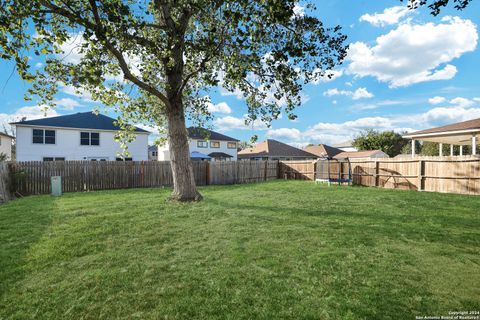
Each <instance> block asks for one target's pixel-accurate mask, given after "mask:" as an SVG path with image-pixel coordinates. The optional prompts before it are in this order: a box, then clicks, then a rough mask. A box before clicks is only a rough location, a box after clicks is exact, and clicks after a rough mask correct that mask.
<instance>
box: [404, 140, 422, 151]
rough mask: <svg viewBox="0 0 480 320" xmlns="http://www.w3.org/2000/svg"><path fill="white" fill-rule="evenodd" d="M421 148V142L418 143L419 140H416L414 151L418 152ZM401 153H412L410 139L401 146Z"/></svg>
mask: <svg viewBox="0 0 480 320" xmlns="http://www.w3.org/2000/svg"><path fill="white" fill-rule="evenodd" d="M421 150H422V144H421V143H420V141H418V140H416V141H415V153H416V154H419V153H420V151H421ZM401 154H412V143H411V142H410V141H409V142H408V143H407V144H405V145H404V146H403V148H402V152H401Z"/></svg>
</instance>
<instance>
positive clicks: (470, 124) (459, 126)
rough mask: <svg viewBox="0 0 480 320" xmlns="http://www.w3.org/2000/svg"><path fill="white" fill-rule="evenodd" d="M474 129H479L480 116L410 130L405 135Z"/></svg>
mask: <svg viewBox="0 0 480 320" xmlns="http://www.w3.org/2000/svg"><path fill="white" fill-rule="evenodd" d="M475 129H479V130H480V118H478V119H473V120H468V121H463V122H457V123H454V124H449V125H446V126H441V127H436V128H431V129H426V130H421V131H416V132H411V133H407V134H406V135H405V136H411V135H419V134H429V133H440V132H450V131H461V130H475Z"/></svg>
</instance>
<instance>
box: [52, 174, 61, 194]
mask: <svg viewBox="0 0 480 320" xmlns="http://www.w3.org/2000/svg"><path fill="white" fill-rule="evenodd" d="M50 179H51V182H52V196H56V197H58V196H61V195H62V177H60V176H53V177H51V178H50Z"/></svg>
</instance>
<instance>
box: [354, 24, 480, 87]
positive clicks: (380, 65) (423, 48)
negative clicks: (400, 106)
mask: <svg viewBox="0 0 480 320" xmlns="http://www.w3.org/2000/svg"><path fill="white" fill-rule="evenodd" d="M477 41H478V33H477V29H476V26H475V24H473V22H472V21H470V20H463V19H461V18H458V17H445V18H443V19H442V20H441V23H438V24H435V23H427V24H423V25H414V24H410V23H405V24H402V25H400V26H398V27H397V28H396V29H395V30H392V31H390V32H389V33H387V34H385V35H383V36H380V37H378V38H377V39H376V44H375V45H374V46H372V47H369V46H368V45H367V44H365V43H363V42H355V43H353V44H351V45H350V48H349V51H348V56H347V60H348V61H350V65H349V66H348V69H347V70H348V72H349V73H350V74H353V75H355V76H357V77H366V76H372V77H375V78H377V79H378V80H379V81H382V82H388V83H389V85H390V87H402V86H408V85H411V84H414V83H419V82H425V81H432V80H447V79H451V78H453V77H454V76H455V74H456V73H457V68H456V67H455V66H453V65H451V64H448V63H449V62H451V61H452V60H453V59H455V58H459V57H460V56H462V55H463V54H464V53H466V52H471V51H474V50H475V48H476V46H477Z"/></svg>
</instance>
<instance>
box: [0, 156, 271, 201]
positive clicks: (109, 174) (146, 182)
mask: <svg viewBox="0 0 480 320" xmlns="http://www.w3.org/2000/svg"><path fill="white" fill-rule="evenodd" d="M192 164H193V172H194V175H195V181H196V183H197V185H206V184H234V183H249V182H259V181H266V180H271V179H276V178H277V176H278V161H231V162H202V161H193V162H192ZM5 168H6V166H5ZM8 168H9V169H8V170H7V169H5V172H6V173H5V174H6V175H8V176H9V182H10V183H9V188H7V190H8V189H10V191H11V192H13V193H16V194H17V195H22V196H25V195H33V194H48V193H50V192H51V182H50V178H51V177H52V176H61V177H62V190H63V192H78V191H92V190H108V189H124V188H144V187H161V186H171V185H172V184H173V179H172V171H171V168H170V162H168V161H126V162H122V161H55V162H53V161H50V162H43V161H27V162H10V163H8ZM0 169H1V167H0ZM8 172H9V173H8ZM0 174H1V170H0ZM3 181H6V180H3V179H2V183H3ZM1 187H2V184H1V183H0V197H1Z"/></svg>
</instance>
